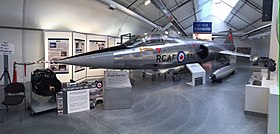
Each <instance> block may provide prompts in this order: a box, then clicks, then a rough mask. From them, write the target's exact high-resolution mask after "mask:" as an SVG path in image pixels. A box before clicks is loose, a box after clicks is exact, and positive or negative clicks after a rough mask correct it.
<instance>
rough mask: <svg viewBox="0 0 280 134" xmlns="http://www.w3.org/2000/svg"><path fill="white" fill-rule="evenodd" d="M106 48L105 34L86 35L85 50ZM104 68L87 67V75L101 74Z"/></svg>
mask: <svg viewBox="0 0 280 134" xmlns="http://www.w3.org/2000/svg"><path fill="white" fill-rule="evenodd" d="M104 48H107V36H98V35H87V49H86V50H87V52H90V51H95V50H101V49H104ZM105 70H106V69H94V68H91V67H87V77H100V76H103V74H104V71H105Z"/></svg>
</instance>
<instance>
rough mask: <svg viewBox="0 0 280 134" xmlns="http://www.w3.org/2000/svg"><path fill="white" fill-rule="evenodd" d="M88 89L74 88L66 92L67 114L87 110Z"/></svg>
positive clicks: (88, 107)
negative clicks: (74, 89)
mask: <svg viewBox="0 0 280 134" xmlns="http://www.w3.org/2000/svg"><path fill="white" fill-rule="evenodd" d="M89 109H90V105H89V90H88V89H85V90H76V91H68V92H67V111H68V114H70V113H75V112H81V111H85V110H89Z"/></svg>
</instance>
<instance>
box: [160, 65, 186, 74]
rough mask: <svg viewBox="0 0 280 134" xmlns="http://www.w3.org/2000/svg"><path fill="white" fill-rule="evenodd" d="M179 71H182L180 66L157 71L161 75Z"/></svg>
mask: <svg viewBox="0 0 280 134" xmlns="http://www.w3.org/2000/svg"><path fill="white" fill-rule="evenodd" d="M180 69H182V66H177V67H173V68H167V69H159V70H158V71H159V72H160V73H161V74H164V73H167V72H174V71H179V70H180Z"/></svg>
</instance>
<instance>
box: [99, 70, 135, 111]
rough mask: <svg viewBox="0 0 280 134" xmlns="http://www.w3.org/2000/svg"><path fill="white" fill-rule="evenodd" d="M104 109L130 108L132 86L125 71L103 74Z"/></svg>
mask: <svg viewBox="0 0 280 134" xmlns="http://www.w3.org/2000/svg"><path fill="white" fill-rule="evenodd" d="M103 95H104V96H103V97H104V104H103V106H104V109H106V110H113V109H114V110H116V109H125V108H131V105H132V85H131V83H130V79H129V72H127V71H105V72H104V90H103Z"/></svg>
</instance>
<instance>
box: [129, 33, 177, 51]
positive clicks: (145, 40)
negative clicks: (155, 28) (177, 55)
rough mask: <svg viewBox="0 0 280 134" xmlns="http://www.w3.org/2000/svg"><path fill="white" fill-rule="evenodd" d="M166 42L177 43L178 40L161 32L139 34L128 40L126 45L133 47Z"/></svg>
mask: <svg viewBox="0 0 280 134" xmlns="http://www.w3.org/2000/svg"><path fill="white" fill-rule="evenodd" d="M165 43H177V41H176V39H175V38H172V37H168V36H162V35H160V34H152V35H146V36H144V35H143V36H141V35H137V36H135V37H133V38H131V39H130V40H128V41H126V42H125V43H124V45H125V46H126V47H129V48H133V47H140V46H152V45H163V44H165Z"/></svg>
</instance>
